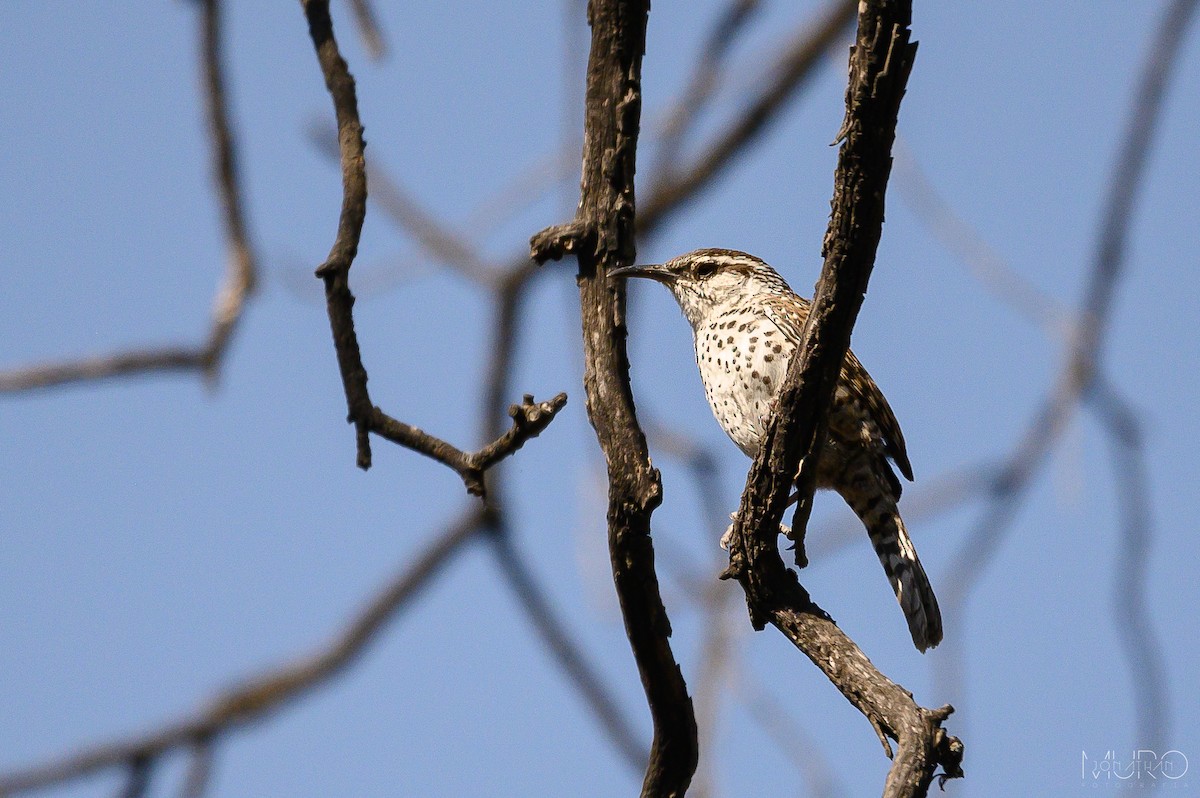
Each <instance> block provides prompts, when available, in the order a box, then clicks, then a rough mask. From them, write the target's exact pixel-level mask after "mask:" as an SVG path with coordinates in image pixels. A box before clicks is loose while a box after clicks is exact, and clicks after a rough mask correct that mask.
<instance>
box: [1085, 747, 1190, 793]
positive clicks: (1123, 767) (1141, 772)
mask: <svg viewBox="0 0 1200 798" xmlns="http://www.w3.org/2000/svg"><path fill="white" fill-rule="evenodd" d="M1187 772H1188V759H1187V757H1186V756H1184V755H1183V753H1182V752H1180V751H1176V750H1175V749H1171V750H1170V751H1166V752H1164V753H1163V754H1161V755H1160V754H1158V753H1157V752H1155V751H1151V750H1149V749H1145V748H1139V749H1137V750H1135V751H1132V752H1131V754H1130V756H1129V757H1125V756H1124V755H1123V754H1122V755H1118V754H1117V752H1116V751H1105V752H1104V753H1103V755H1102V756H1099V757H1094V756H1089V755H1088V752H1087V751H1082V752H1081V756H1080V765H1079V776H1080V778H1081V779H1083V781H1084V782H1085V783H1104V782H1111V783H1120V782H1126V783H1132V782H1137V783H1138V784H1139V785H1140V786H1143V787H1145V786H1150V785H1152V784H1154V783H1155V782H1177V781H1178V780H1179V779H1182V778H1183V777H1184V776H1185V775H1187Z"/></svg>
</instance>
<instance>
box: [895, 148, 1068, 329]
mask: <svg viewBox="0 0 1200 798" xmlns="http://www.w3.org/2000/svg"><path fill="white" fill-rule="evenodd" d="M895 156H896V162H895V169H896V180H895V184H896V187H897V188H898V189H899V192H900V197H901V199H903V200H905V201H906V202H907V204H908V206H909V208H911V209H912V211H913V213H914V214H915V215H916V217H917V218H918V219H919V220H921V221H922V222H923V223H924V224H925V226H926V227H928V228H929V231H930V232H931V233H932V234H933V235H934V236H935V237H936V238H937V239H938V240H939V241H941V242H942V245H943V246H945V247H946V249H947V250H949V251H950V252H951V254H953V255H955V256H956V257H958V258H959V259H960V260H961V261H962V262H963V263H964V264H966V266H967V268H968V269H970V271H971V273H972V274H974V275H975V279H976V280H978V281H979V282H980V283H981V284H982V285H983V286H984V288H986V289H987V290H988V291H990V292H991V293H992V295H993V296H995V297H996V298H997V299H999V300H1000V301H1001V302H1003V303H1004V304H1006V305H1008V306H1009V307H1011V308H1013V309H1014V310H1016V311H1017V312H1018V313H1020V314H1021V315H1022V316H1024V317H1025V318H1027V319H1029V320H1030V321H1032V322H1033V323H1034V324H1036V325H1038V326H1039V327H1041V328H1042V329H1043V330H1044V331H1045V332H1046V333H1047V334H1049V335H1050V337H1051V338H1052V339H1054V340H1059V339H1061V340H1066V339H1067V338H1068V337H1069V336H1070V334H1071V332H1072V322H1071V314H1070V312H1069V311H1068V310H1067V309H1066V308H1064V307H1063V306H1062V305H1061V304H1060V303H1059V302H1058V300H1056V299H1054V298H1053V297H1051V296H1050V295H1049V294H1047V293H1045V292H1044V291H1042V290H1041V289H1040V288H1038V287H1037V286H1036V285H1034V284H1033V283H1031V282H1029V281H1028V280H1026V279H1025V278H1024V277H1023V276H1022V275H1021V274H1020V272H1018V271H1017V270H1016V269H1014V268H1013V267H1012V266H1011V265H1010V264H1009V263H1008V262H1007V261H1006V260H1005V259H1004V258H1003V257H1002V256H1001V255H1000V253H998V252H996V250H995V249H993V248H992V247H991V245H989V244H988V243H987V241H985V240H984V238H983V236H982V235H981V234H980V232H979V231H978V230H977V229H975V228H974V227H972V226H971V225H970V224H969V223H968V222H967V221H966V220H965V219H963V218H962V216H960V215H959V214H958V212H957V211H956V210H955V209H954V206H953V205H951V204H950V203H949V202H947V201H946V199H945V198H944V197H943V196H942V195H941V194H940V193H939V192H938V190H937V188H936V187H935V186H934V184H933V181H932V180H930V179H929V176H928V175H927V174H926V173H925V170H924V169H923V168H922V167H921V164H920V162H918V161H917V157H916V155H915V154H914V153H913V151H912V149H911V148H910V147H908V146H907V145H906V144H905V142H904V139H903V137H900V136H897V138H896V148H895Z"/></svg>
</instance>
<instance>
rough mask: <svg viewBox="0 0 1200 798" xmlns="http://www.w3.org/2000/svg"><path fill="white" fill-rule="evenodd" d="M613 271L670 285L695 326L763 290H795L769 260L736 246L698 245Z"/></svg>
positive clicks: (621, 275)
mask: <svg viewBox="0 0 1200 798" xmlns="http://www.w3.org/2000/svg"><path fill="white" fill-rule="evenodd" d="M609 274H610V275H612V276H614V277H645V278H647V279H650V280H655V281H657V282H660V283H662V284H663V285H665V286H667V288H670V289H671V293H672V294H674V295H675V300H676V301H677V302H678V303H679V307H680V308H681V309H682V310H683V315H685V316H687V320H688V321H689V322H691V324H692V327H696V326H697V325H699V324H700V323H702V322H703V321H704V320H705V319H706V318H707V317H708V316H709V314H711V313H713V312H720V311H723V310H727V309H729V308H731V307H737V306H739V305H743V304H745V303H746V302H747V301H748V300H750V299H752V298H753V297H755V296H757V295H759V294H761V293H764V292H775V293H785V294H788V293H791V289H790V288H789V287H788V284H787V282H786V281H784V279H783V278H782V277H780V276H779V274H778V272H776V271H775V270H774V269H772V268H771V267H770V266H768V265H767V264H766V262H764V261H763V260H762V259H760V258H756V257H754V256H753V255H748V254H746V253H745V252H738V251H737V250H734V249H697V250H693V251H692V252H688V253H686V254H684V255H679V256H677V257H674V258H671V259H670V260H669V261H667V262H666V263H654V264H647V265H643V266H625V267H623V268H620V269H614V270H612V271H611V272H609Z"/></svg>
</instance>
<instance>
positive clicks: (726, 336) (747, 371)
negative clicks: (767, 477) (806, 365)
mask: <svg viewBox="0 0 1200 798" xmlns="http://www.w3.org/2000/svg"><path fill="white" fill-rule="evenodd" d="M695 335H696V363H697V365H699V367H700V377H701V379H702V380H703V381H704V393H705V395H706V396H707V397H708V404H709V407H711V408H712V411H713V415H714V416H716V418H717V421H718V422H719V423H720V424H721V428H722V429H724V430H725V433H726V434H727V435H729V437H730V438H731V439H732V440H733V442H734V443H736V444H737V445H738V447H739V448H740V449H741V450H742V451H743V452H745V453H746V454H747V455H749V456H750V457H754V456H755V455H756V454H758V448H759V444H760V441H761V439H762V434H763V430H764V429H765V427H766V422H767V419H768V417H769V416H770V413H771V410H772V402H773V401H774V399H775V395H776V393H777V392H778V390H779V386H780V384H781V383H782V382H783V378H784V375H785V373H786V371H787V365H788V360H789V359H790V358H791V355H792V352H793V351H794V349H795V346H794V345H793V344H792V343H791V342H789V341H788V339H787V336H785V335H784V333H783V331H782V330H780V329H779V327H778V326H776V324H775V323H774V322H773V321H771V320H770V319H769V318H768V317H767V316H766V315H764V314H762V313H759V312H756V311H755V310H752V309H741V308H738V309H732V310H726V311H724V312H722V313H720V314H713V315H712V317H711V318H708V319H704V320H702V321H701V322H700V323H699V324H697V325H696V326H695Z"/></svg>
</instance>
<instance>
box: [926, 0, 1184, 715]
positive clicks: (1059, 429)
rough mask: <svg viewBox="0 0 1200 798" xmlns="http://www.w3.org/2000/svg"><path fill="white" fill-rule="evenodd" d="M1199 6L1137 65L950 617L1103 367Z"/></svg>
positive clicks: (942, 669)
mask: <svg viewBox="0 0 1200 798" xmlns="http://www.w3.org/2000/svg"><path fill="white" fill-rule="evenodd" d="M1198 6H1200V0H1170V2H1168V3H1167V5H1166V7H1165V9H1164V11H1163V12H1162V15H1161V17H1160V19H1159V24H1158V26H1157V29H1156V31H1155V34H1154V36H1153V39H1152V41H1151V42H1150V45H1149V49H1148V50H1147V53H1146V56H1145V61H1144V62H1143V64H1142V68H1141V74H1140V76H1139V78H1138V83H1137V87H1136V89H1135V93H1134V97H1133V103H1132V107H1131V109H1130V112H1129V116H1128V121H1127V123H1126V128H1125V131H1124V134H1123V136H1122V139H1121V145H1120V150H1119V151H1118V153H1117V158H1116V162H1115V166H1114V170H1113V175H1112V179H1111V180H1110V181H1109V182H1108V184H1107V185H1108V186H1109V191H1108V195H1107V196H1106V198H1105V202H1104V210H1103V212H1102V213H1101V217H1100V222H1099V225H1098V227H1097V243H1096V251H1095V253H1094V254H1093V256H1092V263H1091V270H1090V275H1089V278H1088V284H1087V287H1086V289H1085V293H1084V298H1083V302H1082V306H1081V308H1080V310H1079V313H1078V317H1077V318H1078V322H1077V324H1076V326H1075V333H1076V334H1075V336H1074V339H1073V340H1072V341H1071V342H1070V343H1069V345H1068V347H1067V351H1066V353H1065V362H1064V364H1063V367H1062V371H1061V372H1060V374H1059V376H1058V379H1057V381H1056V382H1055V384H1054V385H1053V386H1052V387H1051V388H1050V390H1049V392H1048V394H1047V396H1046V397H1045V399H1044V400H1043V402H1042V404H1041V406H1040V407H1039V408H1038V411H1037V413H1036V414H1035V415H1034V417H1033V419H1032V420H1031V421H1030V423H1029V425H1028V427H1027V428H1026V430H1025V433H1024V434H1023V436H1022V437H1021V439H1020V440H1019V441H1018V442H1017V445H1016V446H1015V447H1014V448H1013V450H1012V452H1011V453H1010V454H1009V455H1008V459H1007V461H1006V462H1005V465H1004V473H1003V475H1002V477H1001V478H1000V479H999V480H998V481H997V483H996V487H995V489H994V490H993V492H992V499H991V502H990V503H989V504H988V506H987V508H986V509H985V510H984V512H983V515H982V516H981V518H980V519H979V520H978V521H977V522H976V524H975V525H974V527H973V528H972V530H971V532H970V534H969V535H968V536H967V537H966V538H965V540H964V541H963V543H962V545H961V546H960V547H959V549H958V551H957V552H956V553H955V555H954V557H953V559H952V561H951V565H950V567H949V569H948V576H949V579H948V581H947V588H948V589H947V590H946V592H945V593H944V594H943V605H944V606H945V607H946V608H947V609H948V610H949V611H950V612H955V613H957V614H960V615H961V614H962V612H963V610H962V607H963V606H964V605H965V604H966V602H967V599H968V598H969V597H970V594H971V592H972V590H973V589H974V588H975V586H976V585H977V584H978V583H979V580H980V579H981V577H982V576H983V573H984V570H985V568H986V567H987V565H988V564H989V563H990V562H991V561H992V560H993V559H994V555H995V553H996V551H997V550H998V549H999V547H1000V546H1001V544H1002V543H1003V542H1004V541H1005V540H1006V539H1007V538H1008V537H1009V536H1010V535H1011V534H1012V530H1013V521H1014V519H1015V517H1016V514H1017V511H1018V510H1019V509H1020V506H1021V502H1022V499H1023V498H1024V497H1025V495H1026V492H1027V491H1028V489H1029V487H1030V486H1031V485H1032V484H1033V481H1034V478H1035V477H1036V476H1037V475H1038V473H1040V471H1041V468H1042V466H1043V465H1044V464H1045V462H1046V461H1047V460H1048V459H1049V456H1050V453H1051V452H1052V451H1053V449H1054V446H1055V445H1056V444H1057V442H1058V441H1059V439H1060V438H1061V436H1062V433H1063V431H1064V430H1065V429H1066V428H1067V426H1068V424H1069V423H1070V421H1071V419H1072V418H1073V417H1074V415H1075V412H1076V410H1077V409H1078V407H1079V404H1080V402H1081V401H1082V400H1083V399H1085V398H1086V397H1087V395H1088V392H1089V390H1090V389H1091V388H1093V387H1094V383H1095V381H1096V379H1097V376H1096V375H1097V374H1099V373H1100V371H1101V369H1102V367H1103V354H1104V352H1103V343H1104V337H1105V335H1106V334H1107V331H1108V328H1109V326H1110V325H1111V322H1112V318H1113V314H1112V312H1111V310H1112V306H1113V303H1114V301H1115V298H1116V291H1117V287H1118V286H1119V284H1120V279H1121V277H1122V274H1123V272H1124V269H1125V265H1126V259H1125V251H1126V246H1127V242H1128V238H1129V231H1130V228H1131V225H1132V222H1133V210H1134V206H1135V201H1136V199H1137V195H1138V193H1139V191H1140V189H1141V186H1142V183H1143V181H1144V179H1145V175H1146V167H1147V164H1148V160H1149V156H1150V153H1151V152H1152V149H1153V148H1152V144H1153V141H1154V134H1155V132H1156V131H1157V128H1158V124H1159V120H1160V119H1161V117H1162V111H1163V108H1164V102H1163V101H1164V99H1165V96H1166V90H1167V86H1168V84H1169V81H1170V78H1171V76H1172V75H1173V74H1174V72H1175V68H1176V66H1177V64H1178V62H1179V57H1180V54H1181V52H1182V49H1183V48H1182V43H1183V41H1184V34H1185V33H1186V32H1187V30H1188V28H1189V26H1190V24H1191V23H1192V22H1193V20H1194V18H1195V12H1196V9H1197V7H1198ZM1101 409H1102V410H1103V408H1101ZM1119 467H1120V465H1119V464H1118V468H1119ZM1127 544H1128V543H1127ZM963 660H964V656H963V652H962V648H961V646H960V645H958V644H957V643H955V642H953V641H951V643H950V645H949V646H946V647H945V649H944V651H943V655H942V658H941V659H940V661H939V663H938V664H939V675H938V681H939V682H940V683H941V684H942V685H943V687H944V688H945V689H947V690H948V691H949V692H950V693H951V694H959V693H961V690H962V680H963V669H964V665H963ZM1137 667H1138V664H1137V661H1136V659H1131V662H1130V668H1131V672H1136V669H1137ZM1164 719H1165V718H1164ZM1144 722H1145V721H1143V723H1144Z"/></svg>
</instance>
